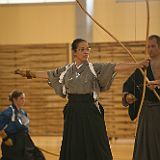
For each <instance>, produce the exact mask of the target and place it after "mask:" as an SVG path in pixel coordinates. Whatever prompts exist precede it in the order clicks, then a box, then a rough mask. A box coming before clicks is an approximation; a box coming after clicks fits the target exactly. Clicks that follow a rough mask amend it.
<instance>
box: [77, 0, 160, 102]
mask: <svg viewBox="0 0 160 160" xmlns="http://www.w3.org/2000/svg"><path fill="white" fill-rule="evenodd" d="M145 1H146V7H147V17H148V18H147V33H146V42H148V41H147V40H148V34H149V3H148V0H145ZM76 2H77V4H78V5H79V7H80V8H81V9H82V11H83V12H84V13H85V14H86V15H87V16H88V17H89V18H90V19H91V20H92V21H93V22H94V23H95V24H97V26H99V27H100V28H101V29H102V30H103V31H104V32H105V33H107V34H108V35H109V36H110V37H112V38H113V39H114V40H115V41H116V42H118V43H119V44H120V45H121V47H122V48H123V49H124V50H125V51H126V52H127V53H128V54H129V55H130V57H131V58H132V59H133V61H134V62H135V63H136V62H137V61H136V59H135V57H134V56H133V54H132V53H131V52H130V51H129V50H128V48H127V47H125V45H124V44H123V43H122V42H121V41H119V40H118V39H117V38H116V37H115V36H114V35H113V34H111V33H110V32H109V31H108V30H107V29H106V28H105V27H103V26H102V25H101V24H100V23H99V22H98V21H97V20H95V19H94V18H93V17H92V16H91V15H90V14H89V13H88V12H87V11H86V9H85V8H84V7H83V6H82V5H81V3H80V2H79V0H76ZM147 44H148V43H146V49H147ZM145 53H146V55H147V50H146V52H145ZM139 69H140V71H141V73H142V75H143V76H144V79H145V84H144V85H145V86H146V82H149V79H148V78H147V76H146V73H145V72H144V71H143V70H142V69H141V68H139ZM143 88H146V87H143ZM144 92H145V89H143V95H145V93H144ZM153 92H154V94H155V96H156V97H157V98H158V100H159V101H160V97H159V95H158V94H157V92H156V91H155V90H153ZM142 98H143V99H142V100H143V101H144V96H143V97H142ZM143 101H142V102H143ZM142 102H141V103H142ZM142 104H143V103H142Z"/></svg>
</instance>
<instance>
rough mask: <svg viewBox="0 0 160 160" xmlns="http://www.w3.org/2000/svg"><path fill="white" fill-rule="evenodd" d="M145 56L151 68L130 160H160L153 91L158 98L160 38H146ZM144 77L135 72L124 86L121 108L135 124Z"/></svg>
mask: <svg viewBox="0 0 160 160" xmlns="http://www.w3.org/2000/svg"><path fill="white" fill-rule="evenodd" d="M148 53H149V56H150V64H149V66H148V67H147V77H148V79H149V80H150V81H149V82H148V84H147V85H148V87H147V88H146V94H145V99H144V103H143V106H142V110H141V112H140V117H139V122H138V129H137V133H136V139H135V145H134V152H133V160H159V159H160V127H159V122H160V101H159V99H158V98H157V97H156V96H155V94H154V93H153V89H155V91H156V92H157V94H158V95H159V96H160V37H159V36H157V35H151V36H149V42H148ZM142 87H143V75H142V74H141V72H140V70H138V69H137V70H136V71H135V72H134V73H133V74H132V75H131V76H130V77H129V78H128V80H127V81H126V82H125V83H124V85H123V98H122V99H123V105H124V106H129V108H128V111H129V116H130V118H131V120H134V119H135V118H136V117H137V115H138V112H139V105H140V103H141V97H142V90H143V88H142Z"/></svg>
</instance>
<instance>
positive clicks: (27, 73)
mask: <svg viewBox="0 0 160 160" xmlns="http://www.w3.org/2000/svg"><path fill="white" fill-rule="evenodd" d="M14 73H15V74H19V75H21V76H22V77H27V79H32V78H36V75H35V74H34V73H33V72H31V71H30V70H20V69H16V70H15V71H14Z"/></svg>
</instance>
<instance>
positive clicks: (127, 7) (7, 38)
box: [0, 0, 160, 44]
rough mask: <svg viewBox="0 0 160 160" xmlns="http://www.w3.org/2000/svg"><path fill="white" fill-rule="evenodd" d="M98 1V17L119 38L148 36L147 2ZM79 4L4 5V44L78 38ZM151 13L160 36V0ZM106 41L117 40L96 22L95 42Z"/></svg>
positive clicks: (0, 18)
mask: <svg viewBox="0 0 160 160" xmlns="http://www.w3.org/2000/svg"><path fill="white" fill-rule="evenodd" d="M94 1H95V5H94V17H95V18H96V20H97V21H98V22H100V23H102V24H103V26H104V27H105V28H107V29H108V30H109V31H110V32H111V33H112V34H113V35H114V36H116V37H117V38H118V39H119V40H122V41H123V40H124V41H129V40H144V39H145V29H146V6H145V2H137V3H135V2H134V3H131V2H130V3H116V0H94ZM76 5H77V4H76V3H68V4H67V3H65V4H54V5H53V4H51V5H18V6H16V5H13V6H11V5H10V6H0V22H1V23H0V44H33V43H66V42H67V43H70V42H71V41H72V40H73V39H74V38H76V37H75V35H76V31H77V28H76V18H78V17H76V14H75V13H76V12H75V10H76V7H75V6H76ZM150 15H151V17H150V22H151V23H150V34H153V33H154V34H159V35H160V18H159V17H160V0H159V1H151V2H150ZM80 16H85V14H84V13H83V12H82V13H80ZM106 41H113V39H111V38H110V37H109V36H108V35H106V34H105V33H104V32H103V31H102V30H101V29H99V27H97V26H96V25H95V24H94V25H93V42H106Z"/></svg>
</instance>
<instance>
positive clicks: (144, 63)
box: [139, 58, 150, 68]
mask: <svg viewBox="0 0 160 160" xmlns="http://www.w3.org/2000/svg"><path fill="white" fill-rule="evenodd" d="M149 62H150V59H149V58H147V59H145V60H143V61H140V62H139V68H147V67H148V65H149Z"/></svg>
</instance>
